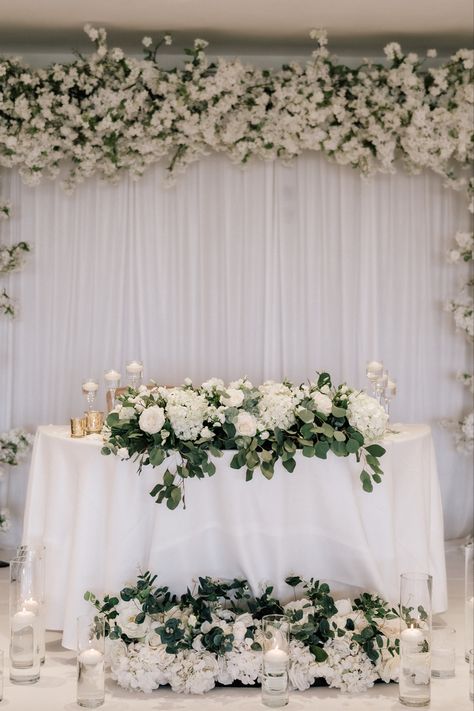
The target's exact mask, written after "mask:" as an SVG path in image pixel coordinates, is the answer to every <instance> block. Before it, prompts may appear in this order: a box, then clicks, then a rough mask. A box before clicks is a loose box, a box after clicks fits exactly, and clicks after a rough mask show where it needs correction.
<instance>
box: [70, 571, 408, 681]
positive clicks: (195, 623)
mask: <svg viewBox="0 0 474 711" xmlns="http://www.w3.org/2000/svg"><path fill="white" fill-rule="evenodd" d="M285 582H286V583H287V584H288V585H289V586H290V587H291V588H293V589H294V591H295V599H294V600H293V601H291V602H288V603H286V604H282V603H281V602H279V601H278V600H277V599H275V598H274V597H272V591H273V588H272V587H271V586H267V587H266V588H265V589H264V590H263V591H262V594H261V595H260V596H258V597H254V596H253V595H252V594H251V593H250V590H249V585H248V583H247V581H246V580H237V579H235V580H232V581H222V580H213V579H211V578H199V583H198V585H197V589H196V590H195V591H194V592H191V591H190V590H189V589H188V591H187V592H186V593H185V594H184V595H182V596H181V597H180V598H179V599H178V598H177V597H176V596H175V595H173V594H171V592H170V591H169V589H168V588H167V587H159V586H158V584H157V583H156V576H152V575H151V574H150V573H145V574H144V575H140V576H139V577H138V581H137V583H136V585H134V586H130V587H126V588H124V589H123V590H122V591H121V592H120V595H119V596H118V597H114V596H110V595H107V596H105V597H104V599H103V600H99V599H97V598H96V597H95V595H94V594H93V593H91V592H87V593H86V594H85V596H84V597H85V599H86V600H88V601H89V602H91V603H92V604H93V605H94V606H95V608H96V609H97V610H98V612H99V613H100V614H103V615H104V616H105V618H106V629H107V634H108V636H109V639H110V643H109V647H108V654H109V660H110V664H111V671H112V677H113V679H115V680H116V681H117V682H118V684H119V685H120V686H122V687H124V688H126V689H130V690H140V691H144V692H151V691H153V690H154V689H157V688H158V687H159V686H161V685H166V684H169V685H170V686H171V688H172V690H173V691H175V692H178V693H191V694H202V693H204V692H206V691H209V690H210V689H212V688H213V687H214V686H215V685H216V683H219V684H225V685H229V684H233V683H234V682H240V683H242V684H245V685H254V684H256V683H258V682H259V679H260V668H261V658H262V651H261V650H262V647H261V619H262V617H263V616H264V615H269V614H285V615H287V616H288V617H289V619H290V622H291V642H290V672H289V675H290V682H291V685H292V687H293V688H294V689H298V690H301V691H303V690H305V689H308V688H309V687H310V686H311V685H312V684H314V683H317V680H324V681H325V682H326V683H327V684H328V685H329V686H331V687H334V688H337V689H341V690H342V691H347V692H358V691H364V690H366V689H367V688H369V687H371V686H372V685H373V684H374V682H375V681H377V680H379V679H381V680H383V681H385V682H389V681H397V679H398V667H399V656H398V648H399V639H398V638H399V631H400V625H401V624H402V625H403V624H404V623H403V622H402V621H401V620H400V617H399V615H398V612H397V611H396V610H395V609H393V608H390V606H389V605H388V604H387V603H386V602H385V601H384V600H382V599H381V598H380V597H378V596H377V595H371V594H369V593H364V594H362V595H360V597H359V598H357V599H356V600H354V601H352V602H351V601H350V600H348V599H345V600H334V599H333V597H332V596H331V594H330V589H329V586H328V585H327V584H325V583H320V582H319V581H315V580H313V579H311V580H309V581H305V580H302V579H301V578H299V577H298V576H293V577H289V578H287V579H286V581H285ZM297 588H298V589H299V591H300V592H301V593H302V595H301V597H300V599H297V597H296V589H297Z"/></svg>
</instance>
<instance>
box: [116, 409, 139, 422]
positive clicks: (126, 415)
mask: <svg viewBox="0 0 474 711" xmlns="http://www.w3.org/2000/svg"><path fill="white" fill-rule="evenodd" d="M134 415H135V408H134V407H121V408H120V410H119V414H118V416H119V420H131V419H132V417H134Z"/></svg>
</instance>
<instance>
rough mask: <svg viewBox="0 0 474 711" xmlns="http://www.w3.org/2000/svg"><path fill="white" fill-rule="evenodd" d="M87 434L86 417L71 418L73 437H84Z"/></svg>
mask: <svg viewBox="0 0 474 711" xmlns="http://www.w3.org/2000/svg"><path fill="white" fill-rule="evenodd" d="M85 434H86V428H85V422H84V417H71V437H84V435H85Z"/></svg>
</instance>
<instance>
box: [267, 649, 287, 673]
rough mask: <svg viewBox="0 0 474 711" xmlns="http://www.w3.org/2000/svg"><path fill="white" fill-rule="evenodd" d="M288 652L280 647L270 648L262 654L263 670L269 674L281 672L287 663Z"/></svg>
mask: <svg viewBox="0 0 474 711" xmlns="http://www.w3.org/2000/svg"><path fill="white" fill-rule="evenodd" d="M288 659H289V658H288V654H287V653H286V652H284V651H283V650H282V649H278V648H276V649H270V650H269V651H268V652H265V654H264V655H263V660H264V664H265V671H266V672H269V673H270V674H281V673H283V672H284V671H285V669H286V667H287V665H288Z"/></svg>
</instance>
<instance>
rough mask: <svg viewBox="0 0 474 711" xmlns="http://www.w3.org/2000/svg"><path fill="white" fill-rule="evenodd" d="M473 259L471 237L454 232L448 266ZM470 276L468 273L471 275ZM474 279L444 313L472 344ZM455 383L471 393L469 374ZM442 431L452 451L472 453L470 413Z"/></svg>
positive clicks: (472, 416)
mask: <svg viewBox="0 0 474 711" xmlns="http://www.w3.org/2000/svg"><path fill="white" fill-rule="evenodd" d="M473 257H474V233H473V232H458V233H457V234H456V235H455V247H454V248H453V249H451V250H450V251H449V252H448V259H449V261H450V262H451V263H452V264H458V263H460V262H468V263H469V264H472V261H473ZM471 273H472V271H471ZM473 287H474V279H473V278H472V277H471V278H470V279H469V280H468V281H467V282H466V284H464V285H463V286H462V288H461V289H460V290H459V292H458V294H457V296H456V298H455V299H452V300H451V301H449V302H448V303H447V304H446V310H447V311H450V312H452V313H453V314H454V321H455V324H456V328H457V329H458V330H459V331H462V332H464V334H465V335H466V337H467V339H468V341H469V342H470V343H472V341H473V337H474V299H473ZM456 379H457V380H458V381H459V382H461V383H463V385H464V386H465V387H467V388H469V390H470V391H471V393H472V392H474V388H473V375H472V373H457V375H456ZM442 424H443V425H444V427H446V429H448V430H450V431H451V432H452V433H453V437H454V443H455V445H456V449H457V450H458V451H459V452H462V453H464V454H470V453H471V452H472V451H473V449H474V413H473V412H470V413H468V414H467V415H465V416H464V417H462V418H461V419H460V420H444V421H443V422H442Z"/></svg>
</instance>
